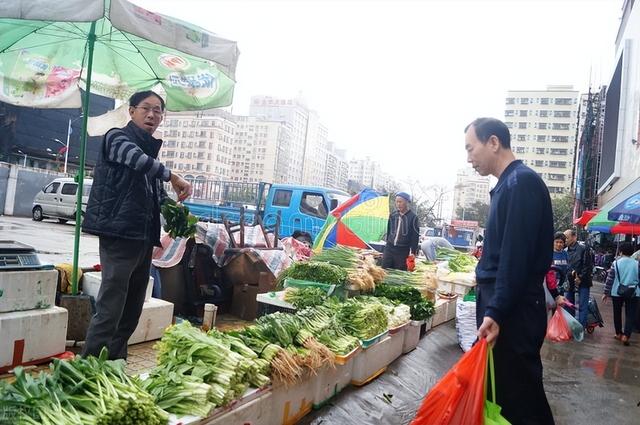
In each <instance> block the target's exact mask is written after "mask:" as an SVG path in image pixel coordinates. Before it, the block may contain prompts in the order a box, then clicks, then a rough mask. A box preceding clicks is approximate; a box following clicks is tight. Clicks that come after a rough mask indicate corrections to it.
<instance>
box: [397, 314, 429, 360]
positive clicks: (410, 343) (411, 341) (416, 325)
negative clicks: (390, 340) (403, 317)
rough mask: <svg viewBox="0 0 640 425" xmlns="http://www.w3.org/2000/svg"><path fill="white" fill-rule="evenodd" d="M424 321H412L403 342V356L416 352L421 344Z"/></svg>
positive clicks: (405, 331) (405, 332)
mask: <svg viewBox="0 0 640 425" xmlns="http://www.w3.org/2000/svg"><path fill="white" fill-rule="evenodd" d="M423 324H424V320H412V321H411V322H409V325H408V326H407V327H406V328H405V329H404V340H403V341H402V354H407V353H408V352H410V351H413V350H415V348H416V347H417V346H418V342H420V328H421V327H422V325H423Z"/></svg>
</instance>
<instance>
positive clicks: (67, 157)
mask: <svg viewBox="0 0 640 425" xmlns="http://www.w3.org/2000/svg"><path fill="white" fill-rule="evenodd" d="M80 118H82V114H80V116H79V117H75V118H73V119H72V118H69V125H68V126H67V143H66V145H65V144H64V143H62V142H61V141H60V140H58V139H53V140H55V141H56V142H58V143H60V144H61V145H63V146H65V147H66V150H65V151H64V173H65V174H67V162H68V161H69V140H70V138H71V124H72V123H73V122H75V121H76V120H79V119H80Z"/></svg>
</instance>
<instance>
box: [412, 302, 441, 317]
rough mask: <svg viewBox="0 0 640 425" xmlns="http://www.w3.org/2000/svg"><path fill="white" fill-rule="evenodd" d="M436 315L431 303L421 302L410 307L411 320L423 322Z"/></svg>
mask: <svg viewBox="0 0 640 425" xmlns="http://www.w3.org/2000/svg"><path fill="white" fill-rule="evenodd" d="M434 314H436V307H435V305H434V304H433V302H432V301H429V300H426V299H424V300H422V301H420V302H419V303H417V304H414V305H412V306H411V318H412V319H413V320H424V319H428V318H430V317H431V316H433V315H434Z"/></svg>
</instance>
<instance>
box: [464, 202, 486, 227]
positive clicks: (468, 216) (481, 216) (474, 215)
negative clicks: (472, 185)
mask: <svg viewBox="0 0 640 425" xmlns="http://www.w3.org/2000/svg"><path fill="white" fill-rule="evenodd" d="M456 217H458V219H460V220H472V221H477V222H478V226H480V227H483V228H484V227H487V226H486V225H487V219H488V218H489V205H488V204H486V203H484V202H482V201H475V202H474V203H473V204H471V205H470V206H468V207H467V208H464V207H458V208H456Z"/></svg>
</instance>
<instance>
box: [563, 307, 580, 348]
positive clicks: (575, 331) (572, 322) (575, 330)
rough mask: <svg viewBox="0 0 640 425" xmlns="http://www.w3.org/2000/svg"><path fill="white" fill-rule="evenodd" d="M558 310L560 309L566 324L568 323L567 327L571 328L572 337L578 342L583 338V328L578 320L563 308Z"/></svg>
mask: <svg viewBox="0 0 640 425" xmlns="http://www.w3.org/2000/svg"><path fill="white" fill-rule="evenodd" d="M558 310H561V311H562V315H563V316H564V319H565V320H566V321H567V325H569V329H571V335H572V336H573V339H574V340H576V341H578V342H580V341H582V340H583V339H584V328H583V327H582V325H581V324H580V322H579V321H578V320H577V319H576V318H575V317H573V316H572V315H571V313H569V312H568V311H567V310H565V309H564V308H559V309H558Z"/></svg>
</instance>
